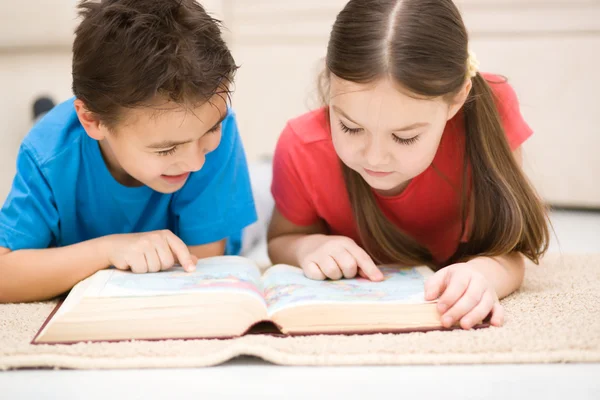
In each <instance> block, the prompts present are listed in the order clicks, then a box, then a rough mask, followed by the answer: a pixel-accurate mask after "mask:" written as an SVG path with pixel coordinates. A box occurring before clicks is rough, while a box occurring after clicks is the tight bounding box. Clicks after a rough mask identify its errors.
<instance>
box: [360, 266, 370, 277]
mask: <svg viewBox="0 0 600 400" xmlns="http://www.w3.org/2000/svg"><path fill="white" fill-rule="evenodd" d="M358 276H360V277H361V278H363V279H369V277H368V276H367V275H366V274H365V273H364V272H363V270H362V269H360V268H358Z"/></svg>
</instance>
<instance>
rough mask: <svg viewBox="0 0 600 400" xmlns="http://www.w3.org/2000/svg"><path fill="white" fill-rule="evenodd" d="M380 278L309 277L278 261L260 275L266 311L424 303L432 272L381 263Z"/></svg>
mask: <svg viewBox="0 0 600 400" xmlns="http://www.w3.org/2000/svg"><path fill="white" fill-rule="evenodd" d="M380 269H381V271H382V272H383V274H384V280H383V281H382V282H372V281H369V280H367V279H363V278H355V279H342V280H339V281H331V280H326V281H315V280H311V279H308V278H306V277H305V276H304V273H303V272H302V270H301V269H300V268H295V267H291V266H288V265H277V266H275V267H272V268H271V269H269V270H267V272H266V273H265V275H264V277H263V287H264V290H265V300H266V301H267V305H268V308H269V315H273V314H274V313H275V312H277V311H281V310H282V309H285V308H290V307H295V306H299V305H307V304H315V303H319V304H326V303H363V304H364V303H381V302H395V303H406V304H416V303H425V298H424V296H425V294H424V290H423V288H424V284H425V279H427V278H428V277H429V276H430V275H432V274H433V271H431V269H429V268H427V267H414V268H405V269H400V268H395V267H386V266H384V267H380Z"/></svg>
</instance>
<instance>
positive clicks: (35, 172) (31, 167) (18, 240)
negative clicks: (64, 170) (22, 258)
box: [0, 146, 59, 251]
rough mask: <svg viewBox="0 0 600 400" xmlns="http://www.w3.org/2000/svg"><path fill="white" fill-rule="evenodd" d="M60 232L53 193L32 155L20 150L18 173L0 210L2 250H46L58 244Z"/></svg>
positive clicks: (23, 148)
mask: <svg viewBox="0 0 600 400" xmlns="http://www.w3.org/2000/svg"><path fill="white" fill-rule="evenodd" d="M58 231H59V217H58V211H57V209H56V204H55V202H54V196H53V194H52V190H51V188H50V186H49V184H48V182H47V180H46V178H45V177H44V174H43V173H42V170H41V168H40V166H39V165H38V163H37V162H36V160H35V157H34V156H33V154H32V153H31V152H30V151H29V150H28V149H27V148H26V147H24V146H21V149H20V150H19V154H18V156H17V173H16V175H15V178H14V180H13V184H12V188H11V190H10V193H9V194H8V197H7V198H6V201H5V202H4V206H3V207H2V210H0V247H6V248H8V249H10V250H12V251H17V250H23V249H45V248H48V247H49V246H51V245H53V244H54V243H55V242H56V238H57V237H58V234H59V232H58Z"/></svg>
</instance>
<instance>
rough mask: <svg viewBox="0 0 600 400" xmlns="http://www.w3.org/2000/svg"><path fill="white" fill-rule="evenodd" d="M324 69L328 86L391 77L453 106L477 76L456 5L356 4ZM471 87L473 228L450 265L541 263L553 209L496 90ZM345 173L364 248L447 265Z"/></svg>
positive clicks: (382, 258) (337, 29)
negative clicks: (511, 138)
mask: <svg viewBox="0 0 600 400" xmlns="http://www.w3.org/2000/svg"><path fill="white" fill-rule="evenodd" d="M326 64H327V70H326V72H325V81H327V77H328V76H329V74H334V75H336V76H337V77H339V78H341V79H344V80H347V81H351V82H355V83H370V82H373V81H375V80H377V79H380V78H382V77H386V76H389V77H391V78H392V79H393V80H394V81H395V82H397V83H398V84H399V85H401V86H402V87H404V88H406V89H408V90H409V91H410V92H412V93H415V94H417V95H419V96H425V97H429V98H435V97H440V96H442V97H445V98H448V99H450V98H452V97H453V96H454V95H456V94H457V93H458V92H459V90H460V89H461V88H462V87H463V85H464V83H465V79H468V78H469V76H468V65H467V64H468V35H467V31H466V29H465V26H464V23H463V21H462V18H461V16H460V13H459V11H458V9H457V8H456V6H455V5H454V3H453V2H452V0H350V2H349V3H348V4H347V5H346V7H345V8H344V10H342V12H341V13H340V14H339V15H338V17H337V19H336V22H335V24H334V25H333V29H332V34H331V38H330V40H329V45H328V49H327V58H326ZM472 83H473V86H472V89H471V91H470V94H469V96H468V98H467V101H466V102H465V105H464V107H463V112H462V115H463V116H464V126H465V157H466V160H467V162H464V163H463V165H464V171H463V184H462V193H461V197H462V203H461V204H462V206H461V214H462V221H463V231H464V230H465V229H467V227H466V226H465V225H466V219H467V218H466V217H467V214H469V213H470V212H471V213H472V214H471V215H470V219H472V221H473V223H472V227H471V228H470V232H469V239H468V242H467V243H466V244H464V245H463V246H459V248H458V250H457V252H456V253H455V254H454V255H453V256H452V257H451V259H450V260H446V261H445V264H448V263H450V262H456V261H461V260H466V259H468V258H470V257H474V256H499V255H503V254H507V253H510V252H513V251H518V252H521V253H523V254H524V255H525V256H527V257H528V258H529V259H531V260H532V261H534V262H536V263H537V262H539V259H540V257H541V256H542V255H543V254H544V252H545V251H546V249H547V247H548V239H549V231H548V221H547V215H546V211H545V207H544V206H543V204H542V203H541V201H540V199H539V197H538V196H537V194H536V193H535V191H534V189H533V188H532V186H531V185H530V183H529V182H528V180H527V178H526V177H525V175H524V174H523V172H522V171H521V168H520V167H519V166H518V164H517V163H516V161H515V159H514V156H513V154H512V152H511V150H510V147H509V145H508V143H507V140H506V135H505V132H504V128H503V126H502V123H501V120H500V117H499V114H498V110H497V108H496V104H495V101H494V95H493V93H492V91H491V89H490V86H489V85H488V83H487V82H486V80H485V79H484V78H483V77H482V76H481V75H480V74H479V73H477V75H476V76H475V77H473V78H472ZM322 89H326V88H325V87H322ZM342 169H343V174H344V179H345V182H346V187H347V191H348V195H349V197H350V202H351V205H352V209H353V213H354V218H355V220H356V222H357V225H358V231H359V234H360V238H361V241H362V244H363V246H364V247H365V249H366V250H367V252H368V253H369V254H370V255H371V256H372V257H373V258H374V259H375V261H376V262H379V263H388V262H393V263H400V264H405V265H416V264H427V265H431V266H434V267H440V265H435V262H434V260H433V257H432V255H431V253H430V252H429V251H428V249H426V248H425V247H424V246H422V245H420V244H419V243H417V241H416V240H415V239H413V238H411V237H410V236H409V235H407V234H406V233H405V232H402V231H401V230H400V229H399V228H398V227H396V226H395V225H394V224H393V223H392V222H391V221H390V220H389V219H388V218H387V217H386V216H385V215H384V213H383V212H382V211H381V209H380V207H379V205H378V203H377V201H376V199H375V196H374V194H373V191H372V189H371V188H370V186H369V185H368V184H367V183H366V182H365V181H364V180H363V178H362V177H361V176H360V175H359V174H358V173H357V172H355V171H354V170H352V169H350V168H348V167H347V166H345V165H344V164H342ZM469 170H470V173H468V172H469ZM469 175H470V182H469V181H468V177H469ZM468 187H471V188H472V190H471V191H470V196H467V192H468V191H467V188H468ZM470 201H473V209H472V210H470Z"/></svg>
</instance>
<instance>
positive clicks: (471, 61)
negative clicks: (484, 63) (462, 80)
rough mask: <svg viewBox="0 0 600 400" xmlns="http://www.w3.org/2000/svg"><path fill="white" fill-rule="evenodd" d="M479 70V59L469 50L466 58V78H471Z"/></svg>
mask: <svg viewBox="0 0 600 400" xmlns="http://www.w3.org/2000/svg"><path fill="white" fill-rule="evenodd" d="M477 72H479V61H478V60H477V56H475V52H473V51H472V50H469V58H467V78H469V79H473V78H474V77H475V76H476V75H477Z"/></svg>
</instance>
